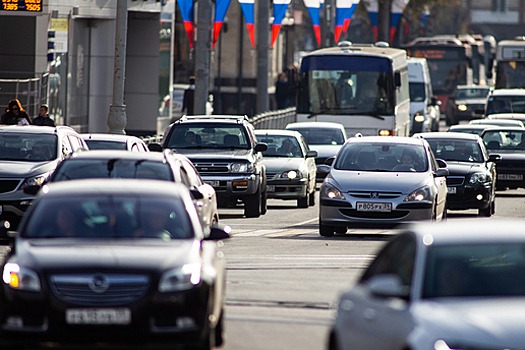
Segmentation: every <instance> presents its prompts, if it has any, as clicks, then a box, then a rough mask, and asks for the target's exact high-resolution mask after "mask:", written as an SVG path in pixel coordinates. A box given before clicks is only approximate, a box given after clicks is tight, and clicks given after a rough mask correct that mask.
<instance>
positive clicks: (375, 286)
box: [366, 274, 409, 299]
mask: <svg viewBox="0 0 525 350" xmlns="http://www.w3.org/2000/svg"><path fill="white" fill-rule="evenodd" d="M366 286H367V287H368V290H369V291H370V293H371V294H372V295H374V296H376V297H380V298H401V299H408V296H409V289H408V287H407V286H405V285H403V283H402V282H401V279H400V278H399V276H396V275H392V274H384V275H377V276H373V277H371V278H370V279H369V280H368V281H367V282H366Z"/></svg>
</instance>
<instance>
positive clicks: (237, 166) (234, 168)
mask: <svg viewBox="0 0 525 350" xmlns="http://www.w3.org/2000/svg"><path fill="white" fill-rule="evenodd" d="M253 169H254V167H253V164H251V163H232V165H231V166H230V172H232V173H251V172H253Z"/></svg>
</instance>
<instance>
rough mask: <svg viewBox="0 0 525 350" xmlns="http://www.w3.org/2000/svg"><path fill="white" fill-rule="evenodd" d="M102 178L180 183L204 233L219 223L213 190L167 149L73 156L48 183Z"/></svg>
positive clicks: (99, 151) (66, 160) (60, 166)
mask: <svg viewBox="0 0 525 350" xmlns="http://www.w3.org/2000/svg"><path fill="white" fill-rule="evenodd" d="M103 178H117V179H127V178H130V179H152V180H162V181H170V182H178V183H182V184H184V185H186V186H187V187H188V188H189V189H190V192H191V195H192V198H193V201H194V204H195V207H196V208H197V212H198V213H199V218H200V219H201V223H202V225H203V227H204V228H205V230H209V229H210V228H211V226H212V225H214V224H218V223H219V211H218V209H217V196H216V194H215V190H214V189H213V187H212V186H210V185H209V184H206V183H204V181H202V179H201V177H200V175H199V173H198V171H197V169H195V167H194V166H193V164H192V163H191V161H190V160H189V159H188V158H187V157H186V156H184V155H182V154H176V153H173V152H171V151H170V150H166V151H164V152H163V153H158V152H129V151H122V150H117V151H115V150H94V151H89V152H81V153H74V154H73V155H72V156H70V157H68V158H67V159H65V160H64V161H63V162H62V163H61V164H60V165H59V166H58V167H57V169H56V171H55V172H54V173H53V175H52V176H51V177H50V178H49V181H48V182H60V181H70V180H78V179H103Z"/></svg>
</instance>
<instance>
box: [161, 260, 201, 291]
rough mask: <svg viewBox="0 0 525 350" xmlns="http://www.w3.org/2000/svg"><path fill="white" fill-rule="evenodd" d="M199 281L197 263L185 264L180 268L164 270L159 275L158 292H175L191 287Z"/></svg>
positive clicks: (199, 273)
mask: <svg viewBox="0 0 525 350" xmlns="http://www.w3.org/2000/svg"><path fill="white" fill-rule="evenodd" d="M200 281H201V270H200V265H199V264H186V265H184V266H182V267H181V268H175V269H172V270H169V271H166V272H164V273H163V274H162V276H161V277H160V282H159V292H161V293H167V292H177V291H181V290H187V289H191V288H193V286H195V285H197V284H199V283H200Z"/></svg>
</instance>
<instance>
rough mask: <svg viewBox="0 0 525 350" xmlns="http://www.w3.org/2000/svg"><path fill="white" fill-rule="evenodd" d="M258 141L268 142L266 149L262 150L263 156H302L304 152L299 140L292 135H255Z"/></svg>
mask: <svg viewBox="0 0 525 350" xmlns="http://www.w3.org/2000/svg"><path fill="white" fill-rule="evenodd" d="M257 138H258V140H259V141H260V142H264V143H266V144H268V149H267V150H266V151H264V152H263V156H264V157H286V158H303V157H304V154H303V152H302V150H301V146H299V141H297V139H296V138H295V137H292V136H279V135H257Z"/></svg>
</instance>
